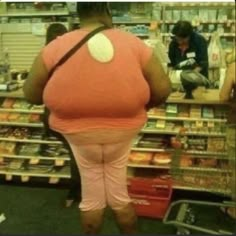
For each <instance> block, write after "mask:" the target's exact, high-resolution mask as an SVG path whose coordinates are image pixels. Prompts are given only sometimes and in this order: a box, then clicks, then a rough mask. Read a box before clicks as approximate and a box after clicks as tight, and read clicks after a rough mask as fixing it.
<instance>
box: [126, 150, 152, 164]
mask: <svg viewBox="0 0 236 236" xmlns="http://www.w3.org/2000/svg"><path fill="white" fill-rule="evenodd" d="M152 157H153V153H145V152H131V154H130V156H129V161H130V162H131V163H135V164H143V165H149V164H150V163H151V160H152Z"/></svg>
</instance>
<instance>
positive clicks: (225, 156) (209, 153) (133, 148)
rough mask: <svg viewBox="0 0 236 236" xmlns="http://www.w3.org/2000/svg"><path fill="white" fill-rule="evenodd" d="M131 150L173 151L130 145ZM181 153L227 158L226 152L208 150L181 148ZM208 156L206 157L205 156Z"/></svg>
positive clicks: (170, 150)
mask: <svg viewBox="0 0 236 236" xmlns="http://www.w3.org/2000/svg"><path fill="white" fill-rule="evenodd" d="M131 150H132V151H136V152H173V153H174V152H175V150H174V149H158V148H141V147H132V148H131ZM182 154H191V155H197V156H199V158H204V157H202V156H215V157H214V159H216V158H217V159H227V152H210V151H194V150H190V151H186V150H183V151H182ZM206 158H208V157H206Z"/></svg>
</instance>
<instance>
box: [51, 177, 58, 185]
mask: <svg viewBox="0 0 236 236" xmlns="http://www.w3.org/2000/svg"><path fill="white" fill-rule="evenodd" d="M59 180H60V179H59V178H57V177H50V179H49V183H50V184H57V183H58V182H59Z"/></svg>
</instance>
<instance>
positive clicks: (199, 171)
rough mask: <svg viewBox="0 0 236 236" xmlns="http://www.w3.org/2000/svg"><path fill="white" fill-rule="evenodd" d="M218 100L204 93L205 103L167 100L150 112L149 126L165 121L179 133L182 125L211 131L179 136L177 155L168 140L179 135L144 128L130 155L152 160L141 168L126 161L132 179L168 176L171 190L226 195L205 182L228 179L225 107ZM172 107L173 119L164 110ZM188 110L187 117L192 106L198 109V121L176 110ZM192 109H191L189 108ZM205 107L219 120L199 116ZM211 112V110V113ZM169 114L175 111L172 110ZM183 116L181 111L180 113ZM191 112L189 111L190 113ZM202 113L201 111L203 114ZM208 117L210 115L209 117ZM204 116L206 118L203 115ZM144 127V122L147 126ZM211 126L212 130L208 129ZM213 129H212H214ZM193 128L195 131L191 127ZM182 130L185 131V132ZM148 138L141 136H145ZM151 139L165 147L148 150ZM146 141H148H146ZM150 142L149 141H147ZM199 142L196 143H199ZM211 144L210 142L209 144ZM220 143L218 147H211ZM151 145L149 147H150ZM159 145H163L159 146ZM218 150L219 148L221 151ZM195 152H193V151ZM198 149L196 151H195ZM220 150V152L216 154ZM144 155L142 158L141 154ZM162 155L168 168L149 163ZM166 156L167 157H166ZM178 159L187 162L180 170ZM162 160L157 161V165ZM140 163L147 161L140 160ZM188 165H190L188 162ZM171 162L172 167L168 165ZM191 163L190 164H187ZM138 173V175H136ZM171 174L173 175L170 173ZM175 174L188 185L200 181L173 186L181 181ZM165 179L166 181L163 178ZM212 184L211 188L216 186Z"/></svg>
mask: <svg viewBox="0 0 236 236" xmlns="http://www.w3.org/2000/svg"><path fill="white" fill-rule="evenodd" d="M217 98H218V96H216V91H209V93H208V99H206V100H205V98H203V99H198V100H186V99H182V98H179V99H178V98H175V99H173V97H170V98H169V99H168V101H167V102H166V104H165V106H163V107H160V108H158V109H154V110H153V111H151V112H150V114H148V120H149V121H150V120H151V121H152V122H158V121H166V122H167V121H169V122H172V123H177V125H178V126H181V124H182V128H181V127H179V130H181V129H183V128H184V123H185V122H188V123H192V124H195V123H196V122H205V123H206V124H208V123H209V125H210V127H211V128H213V130H212V132H210V133H209V132H203V131H201V129H200V131H199V132H197V131H196V132H192V131H189V132H188V131H185V132H184V133H182V134H181V142H182V148H181V150H180V151H179V152H178V151H177V150H176V149H175V148H173V147H172V146H171V143H170V140H171V139H172V138H175V137H176V136H178V135H179V131H173V130H172V131H170V130H169V131H165V130H164V129H163V130H161V129H155V128H149V129H147V128H144V129H143V130H142V131H141V134H140V135H141V137H140V138H138V139H137V140H136V142H135V144H134V146H133V147H132V152H134V153H135V154H134V155H136V153H137V155H138V153H140V154H141V153H143V155H146V154H148V155H149V154H152V160H151V161H150V164H142V160H141V161H140V159H139V157H138V156H137V158H138V159H137V161H136V162H135V159H134V158H133V157H132V159H130V162H129V164H128V167H129V169H132V173H133V175H134V176H143V175H144V176H147V177H148V176H149V175H150V174H151V176H153V177H155V176H159V177H161V176H162V175H164V176H170V175H172V174H174V175H172V178H173V188H174V189H181V190H186V191H205V192H212V193H220V194H224V195H229V194H230V191H229V189H227V188H225V187H224V186H223V184H222V186H218V187H217V186H216V187H215V188H214V187H208V186H205V187H204V184H205V185H207V179H212V178H213V179H214V178H216V179H215V181H216V183H217V178H218V177H219V176H222V179H224V178H225V179H227V176H228V175H231V171H230V170H229V164H227V163H229V162H228V161H229V158H228V156H227V150H226V147H225V133H224V132H225V131H224V130H225V126H226V119H225V113H226V112H227V104H224V103H221V102H219V101H217ZM169 105H172V108H173V105H174V106H176V107H177V110H176V115H173V113H170V114H171V116H168V112H170V110H169V108H168V106H169ZM183 106H184V107H186V106H187V107H188V109H189V110H188V112H189V114H190V113H191V109H193V108H195V109H196V106H197V107H198V108H199V109H200V110H199V112H201V117H199V118H194V117H191V116H189V117H183V116H181V114H179V109H180V111H181V109H182V107H183ZM192 106H193V108H192ZM205 107H207V108H208V109H209V112H211V111H212V110H213V111H214V114H215V115H219V114H218V113H219V112H221V113H222V114H221V113H220V114H221V117H222V118H215V117H212V118H205V117H204V116H203V114H205V113H203V109H205ZM211 109H212V110H211ZM163 110H165V112H166V114H163V115H157V114H155V113H160V112H161V113H163ZM173 110H175V109H174V108H173ZM182 112H183V111H182ZM192 112H193V110H192ZM204 112H205V110H204ZM209 114H210V113H209ZM205 115H206V114H205ZM147 124H148V122H147ZM212 125H213V127H212ZM215 125H216V127H217V128H219V126H220V127H222V129H221V131H218V132H215V131H214V126H215ZM216 127H215V128H216ZM195 128H196V127H195ZM185 129H186V128H185ZM147 134H148V136H145V135H147ZM155 139H156V141H157V142H158V143H165V146H163V147H162V146H161V145H160V144H158V146H159V147H151V146H150V145H153V146H156V144H155ZM148 140H149V141H148ZM151 140H152V141H151ZM199 140H200V141H201V142H200V141H199ZM212 140H213V141H212ZM193 141H195V143H193V144H192V142H193ZM214 141H215V142H220V143H215V144H214ZM152 142H153V144H151V143H152ZM217 144H218V147H217V148H218V149H214V148H213V146H211V145H217ZM145 145H148V146H149V147H145ZM162 145H163V144H162ZM221 146H222V147H221ZM194 148H195V149H194ZM196 148H200V149H196ZM221 148H222V150H220V149H221ZM145 153H146V154H145ZM163 155H164V157H165V158H167V157H168V158H171V159H170V164H168V165H164V164H157V160H158V159H156V164H155V165H154V164H153V161H154V159H155V158H158V157H160V158H162V156H163ZM166 155H167V156H166ZM176 158H178V159H179V162H178V164H177V166H175V162H176ZM182 158H184V159H183V160H185V159H186V158H187V159H186V160H188V161H187V165H188V166H185V165H186V162H185V164H184V162H183V164H184V166H182V165H183V164H182ZM161 160H162V159H160V161H161ZM143 161H144V162H146V161H147V160H145V159H143ZM189 161H190V162H189ZM172 162H173V163H172ZM189 163H191V164H189ZM139 169H140V171H138V170H139ZM173 171H174V172H173ZM176 171H178V172H179V173H181V175H183V176H184V175H186V177H187V176H189V175H190V176H191V175H192V177H189V178H190V179H191V181H195V180H196V181H198V179H201V182H200V183H197V182H196V183H195V184H193V183H190V184H188V183H184V181H183V178H180V179H181V181H182V182H181V183H182V184H181V185H180V182H176V181H175V178H177V177H181V176H177V177H176V176H175V173H178V172H176ZM165 178H166V177H165ZM216 183H214V184H216Z"/></svg>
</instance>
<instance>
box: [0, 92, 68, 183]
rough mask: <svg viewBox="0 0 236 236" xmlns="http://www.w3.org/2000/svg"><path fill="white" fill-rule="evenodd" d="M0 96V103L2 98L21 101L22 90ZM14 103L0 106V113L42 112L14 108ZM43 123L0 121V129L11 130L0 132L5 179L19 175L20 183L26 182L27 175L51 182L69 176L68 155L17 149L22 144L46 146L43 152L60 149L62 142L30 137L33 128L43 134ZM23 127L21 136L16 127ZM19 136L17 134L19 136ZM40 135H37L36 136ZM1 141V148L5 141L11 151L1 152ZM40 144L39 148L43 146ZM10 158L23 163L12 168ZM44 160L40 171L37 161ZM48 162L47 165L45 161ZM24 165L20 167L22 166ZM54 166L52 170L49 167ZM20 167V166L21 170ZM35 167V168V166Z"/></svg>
mask: <svg viewBox="0 0 236 236" xmlns="http://www.w3.org/2000/svg"><path fill="white" fill-rule="evenodd" d="M0 98H1V100H2V102H4V100H5V99H9V98H10V99H14V100H15V101H17V100H22V99H23V92H22V90H18V91H14V92H0ZM13 107H14V104H13V105H12V107H9V108H2V107H0V114H2V113H4V114H9V115H10V114H22V115H29V116H30V115H32V114H33V115H42V114H43V106H41V107H40V108H36V107H34V106H33V107H29V108H27V109H22V108H17V109H14V108H13ZM43 127H44V125H43V123H41V122H37V123H27V122H17V121H15V122H10V121H0V130H2V129H3V130H5V129H6V128H7V129H9V132H11V133H7V132H5V133H1V134H0V175H4V176H5V179H6V181H11V180H12V179H13V178H14V176H18V177H19V176H20V177H21V178H22V179H21V181H22V182H28V181H30V179H31V177H34V178H41V177H42V178H43V179H44V180H48V181H49V183H51V184H56V183H59V182H60V180H61V179H69V178H70V168H67V166H68V164H69V161H70V157H69V156H67V155H61V154H60V155H52V156H51V155H50V156H46V155H41V154H40V152H39V153H35V151H33V149H32V153H30V152H29V153H28V154H27V155H23V154H21V152H18V148H22V145H23V146H24V147H27V146H30V145H38V146H37V147H38V148H41V145H43V146H45V145H46V151H47V149H48V148H50V147H53V148H55V147H57V148H64V147H63V144H62V142H61V141H59V140H55V138H53V140H50V139H48V138H47V137H43V136H42V138H35V137H34V138H31V133H30V131H32V132H35V131H40V132H42V134H43ZM22 128H24V129H27V132H29V133H27V135H28V136H21V134H19V132H21V131H20V130H21V129H22ZM15 130H19V131H18V134H17V135H18V136H15V135H16V134H15V133H14V132H15ZM19 135H20V136H19ZM40 136H41V135H40ZM2 143H3V149H4V148H5V147H6V146H7V145H8V144H9V145H10V146H12V145H13V146H14V151H12V149H11V152H5V151H4V150H2V146H1V144H2ZM43 146H42V148H43ZM14 161H22V162H23V163H24V164H22V165H21V166H20V169H17V170H13V169H11V168H9V166H10V164H11V162H14ZM42 161H43V162H44V164H43V165H46V166H45V167H47V165H48V168H49V169H48V170H43V171H42V170H41V169H40V167H39V168H38V170H37V165H41V162H42ZM47 163H48V164H47ZM23 166H24V167H23ZM30 166H31V168H32V166H33V167H34V169H32V170H27V168H30ZM51 167H52V168H54V169H53V170H52V169H51ZM22 168H23V169H22ZM35 168H36V169H35ZM56 168H65V170H63V169H62V170H60V169H56Z"/></svg>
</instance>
